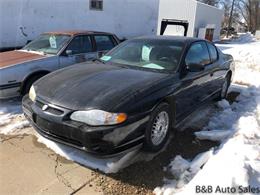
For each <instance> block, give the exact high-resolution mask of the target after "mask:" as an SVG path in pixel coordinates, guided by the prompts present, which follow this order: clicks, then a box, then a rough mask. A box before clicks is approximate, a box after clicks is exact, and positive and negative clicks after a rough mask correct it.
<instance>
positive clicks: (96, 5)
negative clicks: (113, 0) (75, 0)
mask: <svg viewBox="0 0 260 195" xmlns="http://www.w3.org/2000/svg"><path fill="white" fill-rule="evenodd" d="M89 4H90V9H91V10H100V11H102V10H103V0H90V2H89Z"/></svg>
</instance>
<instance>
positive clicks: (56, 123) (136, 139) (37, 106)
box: [23, 96, 149, 156]
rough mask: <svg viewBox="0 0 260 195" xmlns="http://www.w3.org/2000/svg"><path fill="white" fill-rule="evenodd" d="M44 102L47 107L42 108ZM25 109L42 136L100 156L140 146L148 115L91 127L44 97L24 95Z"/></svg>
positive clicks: (26, 114) (123, 151)
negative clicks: (121, 122) (71, 118)
mask: <svg viewBox="0 0 260 195" xmlns="http://www.w3.org/2000/svg"><path fill="white" fill-rule="evenodd" d="M43 105H48V106H49V107H48V109H47V110H45V111H43V110H42V107H43ZM23 111H24V114H25V116H26V118H27V119H28V120H29V121H30V123H31V124H32V125H33V127H34V128H35V130H36V131H37V132H38V133H39V134H40V135H42V136H43V137H45V138H47V139H50V140H53V141H56V142H60V143H63V144H66V145H69V146H72V147H75V148H78V149H81V150H84V151H86V152H89V153H92V154H95V155H100V156H114V155H118V154H121V153H125V152H127V151H129V150H132V149H134V148H136V147H141V145H142V143H143V138H144V130H145V127H146V125H147V122H148V120H149V117H148V116H144V115H138V116H135V117H131V118H130V120H128V122H125V123H124V124H121V125H114V126H102V127H91V126H88V125H86V124H84V123H79V122H75V121H72V120H70V117H69V116H70V114H71V113H72V112H73V111H72V110H69V109H66V108H62V107H57V106H54V105H51V104H48V103H47V102H44V101H42V100H40V101H36V103H34V102H32V101H31V100H30V99H29V98H28V96H25V97H24V98H23Z"/></svg>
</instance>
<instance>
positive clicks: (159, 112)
mask: <svg viewBox="0 0 260 195" xmlns="http://www.w3.org/2000/svg"><path fill="white" fill-rule="evenodd" d="M170 113H171V112H170V107H169V104H167V103H161V104H160V105H158V106H157V107H156V108H155V109H154V111H153V112H152V114H151V117H150V120H149V123H148V126H147V128H146V131H145V141H144V149H145V150H146V151H149V152H158V151H159V150H160V149H162V148H163V146H164V145H165V144H166V142H167V141H168V139H169V133H170V129H171V127H172V117H171V114H170Z"/></svg>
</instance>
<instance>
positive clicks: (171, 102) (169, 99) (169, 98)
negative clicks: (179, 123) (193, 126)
mask: <svg viewBox="0 0 260 195" xmlns="http://www.w3.org/2000/svg"><path fill="white" fill-rule="evenodd" d="M161 103H167V104H169V106H170V111H171V113H170V114H171V118H172V125H173V127H174V126H175V124H176V98H175V96H174V95H168V96H166V97H163V98H161V99H160V100H159V101H158V102H157V103H156V105H155V106H154V107H153V109H152V110H154V109H155V108H156V107H157V106H158V105H160V104H161Z"/></svg>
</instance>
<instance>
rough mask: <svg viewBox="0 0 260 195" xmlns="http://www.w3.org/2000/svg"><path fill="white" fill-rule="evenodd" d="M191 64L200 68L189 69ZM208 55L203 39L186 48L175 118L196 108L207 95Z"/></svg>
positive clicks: (183, 115)
mask: <svg viewBox="0 0 260 195" xmlns="http://www.w3.org/2000/svg"><path fill="white" fill-rule="evenodd" d="M191 64H198V65H200V66H201V67H202V69H201V70H196V71H195V70H191V69H189V66H190V65H191ZM209 64H210V56H209V52H208V49H207V45H206V42H205V41H198V42H195V43H193V44H192V45H191V46H190V48H189V49H188V52H187V55H186V57H185V60H184V64H183V71H181V72H182V73H181V74H183V76H182V79H181V86H180V90H179V91H178V93H177V94H176V117H177V120H179V119H181V118H183V117H185V116H187V115H188V114H190V113H191V112H192V111H194V109H196V108H197V107H198V106H199V105H200V104H201V102H202V101H203V99H204V98H205V97H207V95H208V93H209V92H208V87H209V82H210V77H211V76H210V74H211V69H209V68H207V65H209Z"/></svg>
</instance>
